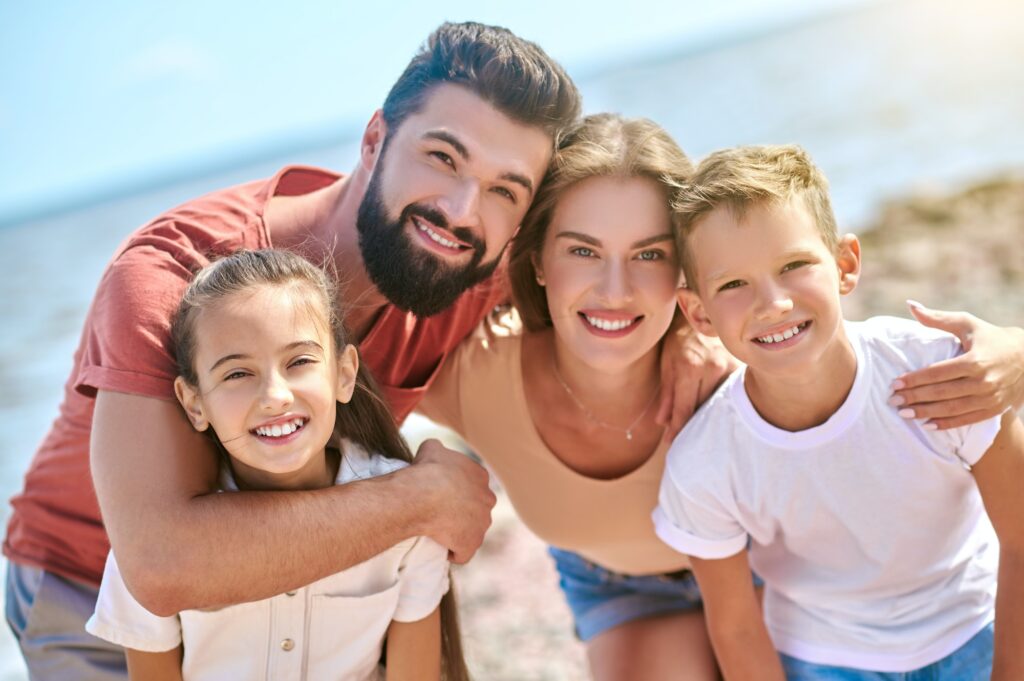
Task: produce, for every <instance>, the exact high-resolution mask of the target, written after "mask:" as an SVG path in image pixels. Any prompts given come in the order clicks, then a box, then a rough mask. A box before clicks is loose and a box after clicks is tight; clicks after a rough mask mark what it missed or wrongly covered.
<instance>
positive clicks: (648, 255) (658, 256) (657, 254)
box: [636, 251, 665, 261]
mask: <svg viewBox="0 0 1024 681" xmlns="http://www.w3.org/2000/svg"><path fill="white" fill-rule="evenodd" d="M636 257H637V260H647V261H654V260H664V258H665V254H664V253H662V252H661V251H641V252H640V253H638V254H637V256H636Z"/></svg>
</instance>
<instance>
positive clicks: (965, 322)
mask: <svg viewBox="0 0 1024 681" xmlns="http://www.w3.org/2000/svg"><path fill="white" fill-rule="evenodd" d="M907 302H908V304H909V306H910V311H911V312H912V313H913V315H914V317H916V318H917V320H918V321H919V322H921V323H922V324H924V325H925V326H930V327H932V328H936V329H942V330H943V331H948V332H950V333H952V334H953V335H955V336H956V337H957V338H959V339H960V344H961V345H962V346H963V348H964V354H962V355H960V356H959V357H954V358H953V359H947V360H945V361H942V362H936V363H935V364H933V365H931V366H929V367H925V368H924V369H919V370H917V371H914V372H911V373H908V374H904V375H902V376H900V377H898V378H897V379H896V381H894V382H893V386H892V387H893V396H892V398H890V400H889V404H891V405H892V406H894V407H899V409H900V415H901V416H904V417H906V418H915V419H928V423H929V424H934V426H935V427H936V428H938V429H941V430H945V429H947V428H956V427H959V426H965V425H968V424H971V423H977V422H979V421H983V420H985V419H987V418H991V417H993V416H998V415H999V414H1001V413H1003V412H1004V411H1006V410H1007V409H1008V408H1010V407H1013V408H1016V409H1019V408H1021V406H1022V405H1024V329H1020V328H1016V327H1005V328H1004V327H999V326H995V325H994V324H989V323H988V322H986V321H982V320H981V319H978V318H977V317H975V316H974V315H971V314H968V313H966V312H943V311H940V310H930V309H928V308H926V307H924V306H923V305H921V304H920V303H915V302H914V301H907Z"/></svg>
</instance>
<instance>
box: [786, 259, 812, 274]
mask: <svg viewBox="0 0 1024 681" xmlns="http://www.w3.org/2000/svg"><path fill="white" fill-rule="evenodd" d="M807 264H808V263H807V261H806V260H794V261H793V262H790V263H786V266H785V267H783V268H782V271H783V272H789V271H790V270H795V269H796V268H798V267H803V266H804V265H807Z"/></svg>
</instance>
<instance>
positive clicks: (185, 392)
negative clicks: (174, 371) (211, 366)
mask: <svg viewBox="0 0 1024 681" xmlns="http://www.w3.org/2000/svg"><path fill="white" fill-rule="evenodd" d="M174 394H175V395H177V397H178V402H180V403H181V406H182V408H183V409H184V410H185V415H186V416H188V420H189V421H191V422H192V427H193V428H195V429H196V430H198V431H199V432H203V431H204V430H206V429H207V428H209V427H210V422H209V421H207V420H206V415H205V414H204V413H203V401H202V399H200V397H199V390H198V389H197V388H196V387H195V386H192V385H189V384H188V381H186V380H185V379H184V378H182V377H181V376H178V377H177V378H175V379H174Z"/></svg>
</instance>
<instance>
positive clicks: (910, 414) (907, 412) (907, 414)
mask: <svg viewBox="0 0 1024 681" xmlns="http://www.w3.org/2000/svg"><path fill="white" fill-rule="evenodd" d="M896 413H897V414H899V415H900V416H902V417H903V418H905V419H912V418H914V410H913V409H900V410H899V411H898V412H896Z"/></svg>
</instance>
